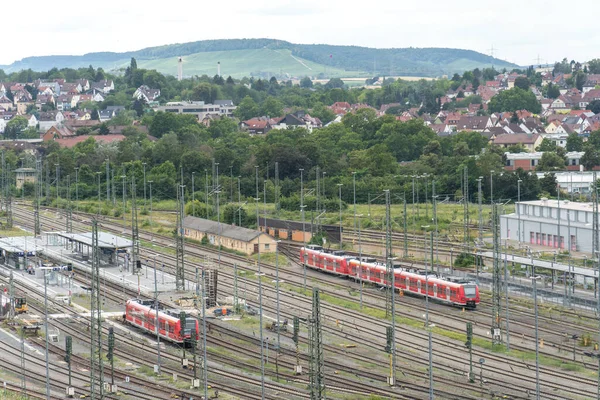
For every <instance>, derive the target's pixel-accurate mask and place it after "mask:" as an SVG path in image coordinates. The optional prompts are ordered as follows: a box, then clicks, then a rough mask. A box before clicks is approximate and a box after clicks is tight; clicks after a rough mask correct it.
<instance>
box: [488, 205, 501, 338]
mask: <svg viewBox="0 0 600 400" xmlns="http://www.w3.org/2000/svg"><path fill="white" fill-rule="evenodd" d="M499 214H500V213H499V207H498V204H494V203H492V229H493V240H494V271H493V275H492V329H491V333H492V344H501V343H502V334H501V325H500V322H501V321H500V319H501V318H500V312H501V303H500V297H501V288H500V286H501V283H500V257H501V252H502V249H501V248H500V215H499Z"/></svg>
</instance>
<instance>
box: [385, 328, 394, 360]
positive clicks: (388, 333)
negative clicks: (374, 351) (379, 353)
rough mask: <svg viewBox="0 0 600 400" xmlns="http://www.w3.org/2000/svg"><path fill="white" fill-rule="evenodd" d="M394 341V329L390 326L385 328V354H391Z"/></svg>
mask: <svg viewBox="0 0 600 400" xmlns="http://www.w3.org/2000/svg"><path fill="white" fill-rule="evenodd" d="M393 341H394V328H392V327H391V326H386V327H385V352H386V353H390V354H391V353H392V344H393Z"/></svg>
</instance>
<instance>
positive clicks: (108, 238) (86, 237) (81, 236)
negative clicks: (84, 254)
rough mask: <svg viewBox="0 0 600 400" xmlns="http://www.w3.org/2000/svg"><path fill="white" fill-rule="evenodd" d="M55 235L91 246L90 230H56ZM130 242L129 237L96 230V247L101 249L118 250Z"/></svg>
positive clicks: (126, 246) (125, 247)
mask: <svg viewBox="0 0 600 400" xmlns="http://www.w3.org/2000/svg"><path fill="white" fill-rule="evenodd" d="M56 235H58V236H60V237H63V238H65V239H68V240H71V241H73V242H77V243H82V244H85V245H87V246H90V247H92V232H86V233H66V232H57V233H56ZM131 245H132V242H131V240H129V239H125V238H123V237H120V236H116V235H112V234H110V233H106V232H98V247H100V248H101V249H111V250H119V249H127V248H129V247H131Z"/></svg>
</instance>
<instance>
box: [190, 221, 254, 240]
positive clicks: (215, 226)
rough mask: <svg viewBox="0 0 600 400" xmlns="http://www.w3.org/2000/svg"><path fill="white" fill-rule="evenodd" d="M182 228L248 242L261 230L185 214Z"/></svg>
mask: <svg viewBox="0 0 600 400" xmlns="http://www.w3.org/2000/svg"><path fill="white" fill-rule="evenodd" d="M183 228H184V229H194V230H197V231H199V232H203V233H210V234H212V235H217V236H221V237H226V238H230V239H235V240H242V241H245V242H249V241H251V240H253V239H255V238H257V237H258V236H259V235H260V234H261V232H259V231H255V230H253V229H248V228H243V227H241V226H233V225H229V224H224V223H220V224H219V223H218V222H215V221H211V220H208V219H203V218H197V217H192V216H189V215H188V216H187V217H185V218H184V219H183Z"/></svg>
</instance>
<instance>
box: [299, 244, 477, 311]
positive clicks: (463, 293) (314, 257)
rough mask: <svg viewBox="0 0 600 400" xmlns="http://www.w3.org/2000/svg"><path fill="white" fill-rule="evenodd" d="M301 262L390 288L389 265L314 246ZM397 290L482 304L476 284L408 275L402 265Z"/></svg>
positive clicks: (417, 273) (419, 273) (461, 303)
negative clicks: (387, 270)
mask: <svg viewBox="0 0 600 400" xmlns="http://www.w3.org/2000/svg"><path fill="white" fill-rule="evenodd" d="M300 262H301V263H302V264H304V265H306V266H307V267H309V268H313V269H318V270H322V271H325V272H329V273H332V274H336V275H341V276H347V277H349V278H352V279H355V280H359V279H362V280H363V281H366V282H372V283H374V284H376V285H380V286H387V285H388V282H387V280H386V266H385V264H382V263H378V262H377V260H376V259H374V258H370V257H363V258H362V259H358V258H357V257H352V256H348V255H345V253H344V252H343V251H332V252H327V251H324V250H323V248H322V247H321V246H314V245H310V246H306V247H303V248H301V249H300ZM426 281H427V285H426ZM394 287H395V288H396V289H398V290H402V291H403V292H405V293H412V294H415V295H417V296H423V297H425V296H429V297H430V298H434V299H436V300H438V301H439V302H442V303H445V304H449V305H456V306H461V307H467V308H475V307H476V306H477V304H479V288H478V287H477V285H476V284H475V283H472V282H468V281H464V280H460V279H442V278H439V277H437V276H436V275H435V274H434V273H429V274H427V276H425V272H424V271H415V272H413V271H408V270H407V269H405V268H403V267H401V266H399V265H394Z"/></svg>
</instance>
